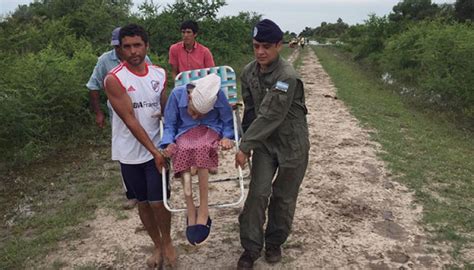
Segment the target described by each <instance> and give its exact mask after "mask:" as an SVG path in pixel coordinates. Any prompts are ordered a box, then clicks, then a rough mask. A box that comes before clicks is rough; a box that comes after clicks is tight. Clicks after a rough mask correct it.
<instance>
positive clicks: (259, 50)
mask: <svg viewBox="0 0 474 270" xmlns="http://www.w3.org/2000/svg"><path fill="white" fill-rule="evenodd" d="M282 38H283V32H282V31H281V29H280V28H279V27H278V25H276V24H275V23H274V22H272V21H271V20H268V19H265V20H262V21H260V22H259V23H258V24H257V25H256V26H255V28H254V32H253V49H254V55H255V60H254V61H252V62H251V63H249V64H248V65H247V66H246V67H245V68H244V70H243V71H242V76H241V81H242V97H243V99H244V103H245V111H244V117H243V123H242V126H243V128H244V131H245V132H244V135H243V137H242V142H241V144H240V151H239V152H238V153H237V154H236V157H235V159H236V160H235V164H236V166H241V167H243V166H245V163H246V160H247V158H249V157H250V155H251V152H252V164H253V166H252V169H251V180H250V186H249V192H248V196H247V199H246V201H245V205H244V209H243V211H242V213H241V214H240V216H239V223H240V242H241V244H242V247H243V248H244V249H245V251H244V252H243V254H242V256H241V257H240V259H239V261H238V269H252V268H253V264H254V262H255V260H257V259H258V258H259V257H260V252H261V250H262V249H263V246H264V244H265V259H266V261H267V262H270V263H276V262H279V261H280V260H281V245H282V244H283V243H284V242H285V241H286V239H287V238H288V235H289V233H290V230H291V224H292V222H293V216H294V213H295V207H296V200H297V197H298V191H299V187H300V185H301V182H302V180H303V177H304V174H305V171H306V167H307V165H308V151H309V140H308V125H307V122H306V114H307V109H306V106H305V98H304V88H303V82H302V81H301V80H300V79H299V78H298V75H297V73H296V71H295V70H294V68H293V67H292V66H291V65H290V64H289V63H288V62H287V61H286V60H284V59H282V58H281V57H280V56H279V52H280V50H281V48H282ZM275 174H276V177H275ZM273 180H274V181H273ZM269 200H270V203H268V201H269ZM267 207H268V223H267V227H266V229H265V231H264V230H263V225H264V223H265V219H266V215H265V212H266V210H267Z"/></svg>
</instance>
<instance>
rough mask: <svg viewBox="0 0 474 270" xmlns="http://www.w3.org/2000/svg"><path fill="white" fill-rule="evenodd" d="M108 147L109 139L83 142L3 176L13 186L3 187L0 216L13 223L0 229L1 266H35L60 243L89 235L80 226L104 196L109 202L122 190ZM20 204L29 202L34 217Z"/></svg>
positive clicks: (6, 183) (90, 217)
mask: <svg viewBox="0 0 474 270" xmlns="http://www.w3.org/2000/svg"><path fill="white" fill-rule="evenodd" d="M109 148H110V146H109V145H108V141H107V143H104V144H98V145H83V146H82V147H81V148H78V149H76V150H68V151H64V152H62V153H61V155H58V156H55V157H51V159H50V160H49V161H44V162H42V163H40V164H36V165H32V167H30V168H28V169H24V170H22V172H21V173H20V172H18V173H16V174H12V175H14V179H15V181H13V182H10V183H8V182H6V181H8V179H2V180H3V181H2V183H4V184H5V185H9V188H8V190H7V189H2V190H1V191H0V195H1V198H2V206H3V207H2V210H1V214H2V216H3V217H4V219H5V220H4V222H5V221H6V220H10V221H11V222H10V224H11V225H10V226H4V227H2V228H0V233H1V234H0V236H1V237H2V241H1V243H0V269H23V268H25V267H27V266H28V265H29V266H31V263H32V262H34V261H35V260H41V258H42V257H44V256H45V255H46V254H48V252H51V251H53V250H54V249H55V248H57V246H58V243H59V242H61V241H65V240H71V239H76V238H78V237H81V236H83V235H84V234H86V233H87V230H88V229H87V228H86V227H84V226H78V225H80V223H81V222H83V221H86V220H90V219H92V218H94V212H95V210H96V209H97V207H98V206H99V205H103V204H104V201H105V200H104V199H107V200H110V198H111V196H110V193H111V192H115V193H116V194H119V193H121V191H120V190H121V183H120V177H119V173H118V169H117V168H116V166H115V165H116V164H115V163H113V162H111V161H110V151H109ZM11 191H13V192H11ZM15 195H18V196H15ZM15 205H27V206H28V207H27V208H28V209H30V210H29V211H27V212H31V213H32V215H30V216H28V215H21V214H19V211H18V210H16V209H17V208H16V207H15ZM117 205H118V204H116V206H115V207H118V206H117ZM112 208H113V207H112ZM118 218H120V217H118ZM56 264H60V263H59V262H56Z"/></svg>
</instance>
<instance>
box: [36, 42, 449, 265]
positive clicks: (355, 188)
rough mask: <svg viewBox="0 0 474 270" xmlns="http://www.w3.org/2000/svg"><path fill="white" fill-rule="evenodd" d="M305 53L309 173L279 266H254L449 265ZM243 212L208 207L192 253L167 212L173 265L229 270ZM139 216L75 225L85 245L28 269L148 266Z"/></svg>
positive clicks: (105, 215)
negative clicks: (207, 222)
mask: <svg viewBox="0 0 474 270" xmlns="http://www.w3.org/2000/svg"><path fill="white" fill-rule="evenodd" d="M295 52H297V51H295ZM306 52H307V53H305V57H304V61H303V65H302V67H301V69H300V74H301V76H302V79H303V81H304V83H305V87H306V88H305V89H306V96H307V100H306V102H307V106H308V110H309V114H308V122H309V128H310V140H311V149H310V162H309V167H308V170H307V172H306V177H305V179H304V181H303V184H302V186H301V191H300V195H299V198H298V205H297V210H296V215H295V219H294V223H293V232H292V234H291V235H290V237H289V239H288V241H287V243H285V245H284V246H283V256H284V257H283V260H282V262H281V263H278V264H276V265H269V264H267V263H266V262H265V260H264V259H263V258H260V259H259V260H257V262H256V264H255V269H440V268H443V265H445V264H449V263H450V262H451V259H450V257H449V256H447V255H440V254H447V253H446V251H447V247H441V246H431V245H430V244H428V243H427V241H428V240H427V239H428V237H427V235H426V234H425V232H424V230H423V228H422V227H421V226H420V224H419V222H420V219H421V212H422V208H421V206H420V205H417V204H416V203H414V200H413V196H412V195H413V194H412V193H411V192H410V191H409V190H408V189H407V188H406V187H404V186H402V185H400V184H399V183H396V182H394V181H392V180H391V177H390V175H391V174H390V172H389V171H388V170H387V169H386V167H385V165H384V163H383V162H382V161H381V160H380V159H379V158H378V157H377V156H376V153H377V152H378V151H381V149H380V146H379V145H378V144H376V143H374V142H372V141H371V140H370V139H369V136H368V130H365V129H363V128H361V126H360V124H359V122H358V121H357V120H356V119H355V118H354V117H353V116H352V115H351V114H350V113H349V111H348V109H347V108H346V106H345V105H344V103H343V102H342V101H340V100H338V99H337V97H336V89H335V88H334V86H333V85H332V82H331V80H330V78H329V76H328V75H327V74H326V73H325V71H324V70H323V69H322V67H321V65H320V64H319V62H318V59H317V58H316V56H315V54H314V53H313V52H312V51H310V50H308V49H307V51H306ZM295 56H296V54H294V55H292V56H291V57H290V59H291V60H293V59H295ZM221 162H222V165H221V168H220V170H219V175H220V176H223V177H225V176H227V175H231V174H232V173H235V169H234V168H233V165H234V162H233V154H232V153H226V154H225V155H224V154H223V156H221ZM245 173H246V172H244V174H245ZM246 182H248V179H246ZM179 186H180V184H179V183H177V182H175V183H174V185H173V192H174V197H173V201H175V202H178V206H179V202H180V201H181V200H180V199H181V193H180V192H181V189H180V187H179ZM238 196H239V189H238V186H237V184H236V183H235V182H227V183H217V184H214V185H212V186H211V188H210V198H211V201H212V202H225V201H232V200H234V201H235V200H237V199H238ZM175 204H176V203H175ZM242 205H243V204H242V203H241V204H240V205H239V207H236V208H226V209H213V210H211V217H212V218H213V227H212V232H211V236H210V239H209V240H208V241H207V242H206V244H204V245H203V246H200V247H192V246H190V245H189V244H188V243H187V241H186V239H185V236H184V230H185V218H184V213H182V212H181V213H175V214H173V221H172V227H173V228H172V234H173V238H174V239H175V246H176V248H177V251H178V255H179V258H178V260H179V264H178V267H177V268H178V269H235V268H236V263H237V260H238V258H239V256H240V254H241V252H242V249H241V246H240V242H239V230H238V228H239V224H238V220H237V217H238V213H239V212H240V209H241V207H242ZM135 211H136V209H134V210H130V211H129V212H128V213H127V218H121V219H120V218H117V215H116V214H114V213H113V211H111V210H110V209H107V208H101V209H98V210H97V213H96V214H97V218H96V219H95V220H92V221H90V222H88V223H87V224H81V225H80V226H82V227H83V228H85V229H86V230H87V231H88V233H87V234H86V236H85V237H84V238H83V239H80V240H76V241H72V242H65V243H62V244H61V247H60V249H59V250H58V251H56V252H55V253H53V254H49V255H48V256H47V257H46V258H45V259H44V261H43V263H42V264H40V265H36V266H34V268H37V267H46V268H50V267H51V266H53V265H56V266H61V267H59V268H64V269H77V268H82V267H91V268H101V269H102V268H104V269H143V268H145V264H144V262H145V259H146V258H147V256H148V254H149V253H150V252H151V250H152V244H151V240H150V239H149V238H148V236H147V234H146V233H145V232H144V231H142V230H140V221H139V218H138V215H137V214H136V213H135Z"/></svg>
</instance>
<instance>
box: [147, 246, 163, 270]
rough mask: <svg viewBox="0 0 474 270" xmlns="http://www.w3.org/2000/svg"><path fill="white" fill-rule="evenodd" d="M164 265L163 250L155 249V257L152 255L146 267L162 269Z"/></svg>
mask: <svg viewBox="0 0 474 270" xmlns="http://www.w3.org/2000/svg"><path fill="white" fill-rule="evenodd" d="M162 263H163V258H162V256H161V250H160V249H157V248H155V250H154V251H153V255H151V256H150V257H149V258H148V259H147V260H146V265H147V266H148V267H149V268H153V269H154V268H158V269H160V268H161V264H162Z"/></svg>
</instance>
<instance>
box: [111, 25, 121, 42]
mask: <svg viewBox="0 0 474 270" xmlns="http://www.w3.org/2000/svg"><path fill="white" fill-rule="evenodd" d="M119 34H120V27H117V28H115V29H114V30H113V31H112V39H111V40H110V45H112V46H118V45H120V39H119Z"/></svg>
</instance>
